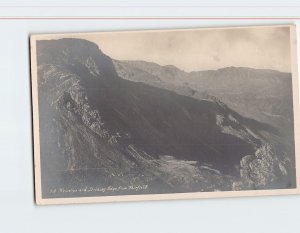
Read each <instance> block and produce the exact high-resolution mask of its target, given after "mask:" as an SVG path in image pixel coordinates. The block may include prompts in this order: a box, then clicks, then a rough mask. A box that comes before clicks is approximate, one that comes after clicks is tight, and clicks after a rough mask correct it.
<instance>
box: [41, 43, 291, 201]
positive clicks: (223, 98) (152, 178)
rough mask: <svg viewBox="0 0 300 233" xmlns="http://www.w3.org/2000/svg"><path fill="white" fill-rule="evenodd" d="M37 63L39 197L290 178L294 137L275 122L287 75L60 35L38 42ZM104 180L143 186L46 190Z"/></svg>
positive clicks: (286, 109)
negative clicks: (159, 58) (194, 62)
mask: <svg viewBox="0 0 300 233" xmlns="http://www.w3.org/2000/svg"><path fill="white" fill-rule="evenodd" d="M37 69H38V100H39V128H40V145H41V167H42V168H41V171H42V189H43V197H44V198H47V197H53V195H54V196H55V197H71V196H78V195H90V196H99V195H121V194H140V193H146V194H148V193H170V192H171V193H172V192H195V191H216V190H224V191H225V190H246V189H268V188H274V187H275V188H291V187H294V186H295V162H294V146H293V143H294V142H293V140H292V137H291V135H290V134H291V132H290V131H289V130H283V129H282V128H283V127H282V125H278V122H281V123H282V122H283V124H286V125H288V126H289V127H290V128H289V129H292V128H293V127H292V125H291V122H292V121H293V118H292V106H291V100H290V98H291V93H289V92H288V90H289V88H291V86H290V85H291V77H290V74H285V73H280V72H277V71H269V70H254V69H250V68H233V67H229V68H224V69H220V70H217V71H199V72H191V73H187V72H184V71H181V70H179V69H178V68H176V67H174V66H159V65H157V64H154V63H148V62H144V61H116V60H112V59H111V58H110V57H109V56H107V55H105V54H104V53H103V52H102V51H101V50H100V49H99V48H98V46H97V45H96V44H94V43H92V42H89V41H87V40H83V39H68V38H65V39H59V40H42V41H37ZM233 74H235V75H233ZM282 90H283V91H282ZM251 98H254V99H251ZM250 99H251V100H250ZM239 100H240V101H239ZM268 103H270V104H268ZM262 110H263V111H262ZM277 115H279V116H280V117H278V119H277ZM268 119H271V120H270V121H269V122H268ZM107 186H113V187H147V188H145V189H142V190H139V191H136V190H132V188H129V189H124V190H123V191H120V192H118V193H99V192H97V191H91V192H89V193H88V194H87V193H85V194H78V193H72V192H61V193H55V194H53V193H51V192H50V190H51V189H52V188H53V187H62V188H64V189H68V190H70V189H73V188H84V187H107Z"/></svg>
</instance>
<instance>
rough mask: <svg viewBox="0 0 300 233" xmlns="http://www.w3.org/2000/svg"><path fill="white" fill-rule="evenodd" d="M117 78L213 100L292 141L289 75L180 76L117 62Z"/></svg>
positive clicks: (232, 70) (226, 72) (231, 71)
mask: <svg viewBox="0 0 300 233" xmlns="http://www.w3.org/2000/svg"><path fill="white" fill-rule="evenodd" d="M113 62H114V65H115V68H116V70H117V72H118V74H119V76H120V77H122V78H124V79H127V80H131V81H135V82H143V83H147V84H149V85H152V86H156V87H159V88H164V89H167V90H172V91H175V92H177V93H178V94H182V95H186V96H190V97H193V98H196V99H205V98H217V99H220V100H221V101H222V102H224V103H225V104H227V105H228V106H229V107H230V108H232V109H234V110H236V111H237V112H239V113H240V114H242V115H244V116H246V117H250V118H253V119H256V120H259V121H262V122H266V123H269V124H272V125H273V126H275V127H277V128H280V129H281V130H282V131H283V133H285V134H286V135H287V136H288V137H289V138H292V137H293V101H292V100H293V99H292V98H293V96H292V93H293V92H292V78H291V74H290V73H283V72H279V71H275V70H258V69H251V68H245V67H227V68H222V69H218V70H208V71H197V72H190V73H187V72H184V71H182V70H180V69H178V68H176V67H174V66H160V65H158V64H155V63H150V62H144V61H117V60H114V61H113Z"/></svg>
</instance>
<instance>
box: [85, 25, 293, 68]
mask: <svg viewBox="0 0 300 233" xmlns="http://www.w3.org/2000/svg"><path fill="white" fill-rule="evenodd" d="M289 34H290V33H289V27H256V28H242V29H241V28H238V29H210V30H185V31H150V32H125V33H124V32H122V33H115V32H114V33H102V34H101V33H99V34H91V35H90V36H89V38H88V39H89V40H91V41H93V42H96V43H97V44H98V45H99V48H100V49H101V50H102V51H103V52H104V53H105V54H107V55H108V56H110V57H112V58H114V59H119V60H144V61H150V62H155V63H158V64H160V65H174V66H177V67H178V68H180V69H182V70H185V71H197V70H208V69H218V68H222V67H228V66H243V67H252V68H261V69H274V70H279V71H284V72H290V70H291V62H290V36H289Z"/></svg>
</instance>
